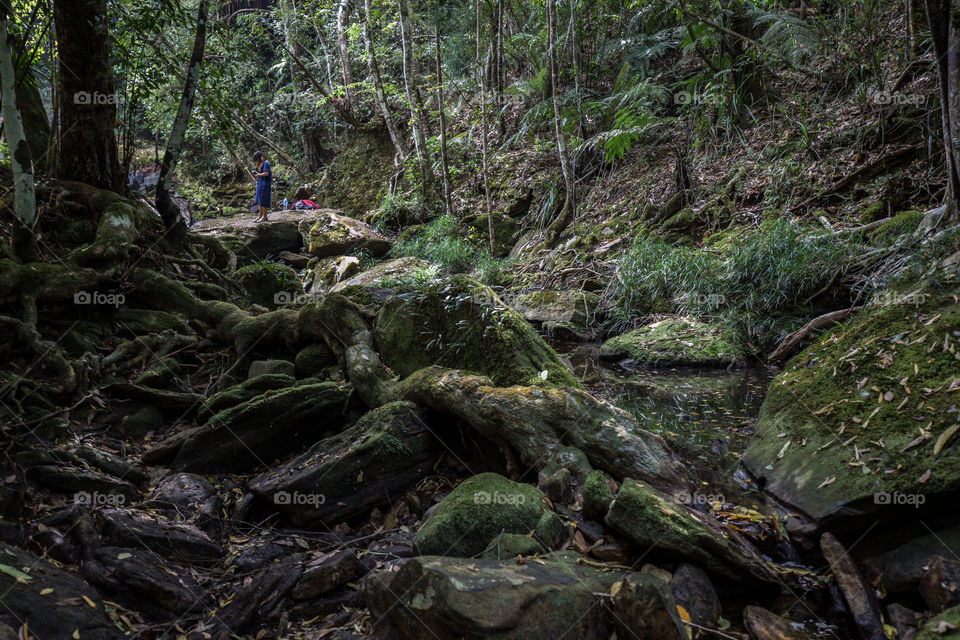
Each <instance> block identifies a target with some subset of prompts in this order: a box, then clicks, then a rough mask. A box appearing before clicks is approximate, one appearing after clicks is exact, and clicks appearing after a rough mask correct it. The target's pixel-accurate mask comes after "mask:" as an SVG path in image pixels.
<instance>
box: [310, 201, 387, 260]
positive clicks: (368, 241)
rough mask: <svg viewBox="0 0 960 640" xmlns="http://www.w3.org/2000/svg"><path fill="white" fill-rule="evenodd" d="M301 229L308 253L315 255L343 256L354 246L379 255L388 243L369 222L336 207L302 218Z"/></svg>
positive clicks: (383, 251)
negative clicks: (311, 218)
mask: <svg viewBox="0 0 960 640" xmlns="http://www.w3.org/2000/svg"><path fill="white" fill-rule="evenodd" d="M300 233H301V234H303V243H304V245H305V246H306V249H307V253H309V254H310V255H313V256H316V257H318V258H326V257H328V256H342V255H345V254H347V253H349V252H350V251H353V250H362V251H366V252H367V253H369V254H370V255H372V256H374V257H380V256H383V255H385V254H386V253H387V252H388V251H389V250H390V245H391V242H390V239H389V238H387V237H386V236H385V235H383V234H382V233H380V232H379V231H377V230H376V229H374V228H373V227H371V226H370V225H368V224H366V223H365V222H360V221H359V220H355V219H354V218H350V217H347V216H345V215H341V214H340V213H338V212H336V211H320V212H319V213H317V216H316V218H315V219H314V220H303V221H301V223H300Z"/></svg>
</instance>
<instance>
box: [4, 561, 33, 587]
mask: <svg viewBox="0 0 960 640" xmlns="http://www.w3.org/2000/svg"><path fill="white" fill-rule="evenodd" d="M0 572H2V573H5V574H7V575H8V576H13V577H14V578H16V579H17V582H22V583H24V584H26V583H27V582H29V581H30V580H33V576H30V575H27V574H25V573H24V572H23V571H20V570H19V569H14V568H13V567H11V566H10V565H7V564H3V563H0Z"/></svg>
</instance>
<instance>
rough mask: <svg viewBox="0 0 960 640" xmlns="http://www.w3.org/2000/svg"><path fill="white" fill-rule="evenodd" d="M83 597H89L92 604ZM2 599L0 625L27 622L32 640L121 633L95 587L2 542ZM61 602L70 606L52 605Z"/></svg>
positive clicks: (94, 638) (96, 639)
mask: <svg viewBox="0 0 960 640" xmlns="http://www.w3.org/2000/svg"><path fill="white" fill-rule="evenodd" d="M48 589H52V591H47V590H48ZM83 598H88V599H89V602H90V603H92V606H89V605H88V604H87V603H86V602H85V601H84V600H83ZM0 602H2V606H0V625H8V626H10V627H12V628H14V629H20V628H22V627H24V625H26V628H28V629H29V631H30V637H31V638H38V639H39V640H47V638H50V639H51V640H53V639H58V638H70V637H77V638H90V639H91V640H114V639H118V640H119V639H120V638H123V637H124V634H123V633H122V632H120V631H118V630H117V627H115V626H114V625H113V622H111V620H110V619H109V618H108V617H107V614H106V612H105V609H104V604H103V599H102V598H101V597H100V594H99V593H97V590H96V589H94V588H93V587H91V586H90V585H89V584H87V583H86V582H84V581H83V580H81V579H80V578H78V577H77V576H75V575H74V574H72V573H69V572H67V571H64V570H63V569H58V568H57V567H55V566H54V565H53V564H51V563H49V562H47V561H46V560H43V559H42V558H39V557H37V556H35V555H33V554H32V553H28V552H26V551H23V550H22V549H18V548H16V547H12V546H10V545H8V544H5V543H3V542H0ZM63 602H67V603H70V602H74V604H62V605H61V606H57V604H56V603H63ZM75 633H76V635H74V634H75Z"/></svg>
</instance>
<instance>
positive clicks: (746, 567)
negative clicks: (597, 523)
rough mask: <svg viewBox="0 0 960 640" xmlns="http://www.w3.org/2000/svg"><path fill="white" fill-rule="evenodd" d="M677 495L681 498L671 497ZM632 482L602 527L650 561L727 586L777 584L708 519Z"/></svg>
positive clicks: (626, 484)
mask: <svg viewBox="0 0 960 640" xmlns="http://www.w3.org/2000/svg"><path fill="white" fill-rule="evenodd" d="M676 495H680V494H675V496H676ZM680 502H681V500H679V499H673V498H669V497H667V496H665V495H664V494H660V493H658V492H656V491H655V490H653V489H652V488H650V487H649V486H647V485H645V484H643V483H641V482H637V481H635V480H629V479H628V480H625V481H624V483H623V485H622V486H621V487H620V490H619V491H618V492H617V496H616V498H614V500H613V502H612V503H611V504H610V510H609V511H608V512H607V517H606V519H605V522H606V524H607V526H609V527H611V528H613V529H615V530H616V531H619V532H620V533H622V534H623V535H625V536H627V537H628V538H630V539H631V540H633V542H635V543H636V544H637V545H639V546H640V547H641V548H642V549H650V550H652V553H653V557H654V558H658V557H660V558H664V559H665V560H688V561H690V562H693V563H694V564H698V565H700V566H702V567H703V568H704V569H706V570H708V571H712V572H714V573H716V574H718V575H720V576H723V577H725V578H727V579H731V580H741V581H742V580H746V581H751V582H755V581H756V580H758V579H759V580H761V581H764V582H768V583H774V582H776V581H777V579H776V578H775V576H774V575H773V573H772V572H771V570H770V569H769V568H768V567H767V565H766V564H765V563H764V561H763V560H762V559H761V558H760V557H759V556H757V555H755V554H753V553H751V552H749V551H747V550H746V549H745V548H744V547H741V546H739V545H737V544H735V543H734V542H733V541H732V540H731V539H730V537H729V534H728V533H727V532H726V531H725V530H724V529H723V527H722V526H721V525H720V524H719V522H717V521H711V520H710V519H711V518H713V516H710V515H706V514H701V513H699V512H695V511H693V510H691V509H688V508H686V507H685V506H683V505H682V504H680Z"/></svg>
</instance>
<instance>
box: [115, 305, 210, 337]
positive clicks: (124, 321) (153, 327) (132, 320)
mask: <svg viewBox="0 0 960 640" xmlns="http://www.w3.org/2000/svg"><path fill="white" fill-rule="evenodd" d="M112 319H113V321H114V322H117V323H119V325H120V329H121V330H124V331H127V332H129V333H132V334H134V335H141V334H144V333H160V332H161V331H175V332H177V333H180V334H185V335H188V334H190V333H192V332H191V330H190V326H189V325H188V324H187V322H186V321H185V320H184V319H183V318H181V317H180V316H178V315H176V314H173V313H167V312H166V311H156V310H153V309H130V308H119V309H117V310H116V311H114V312H113V314H112Z"/></svg>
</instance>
